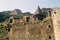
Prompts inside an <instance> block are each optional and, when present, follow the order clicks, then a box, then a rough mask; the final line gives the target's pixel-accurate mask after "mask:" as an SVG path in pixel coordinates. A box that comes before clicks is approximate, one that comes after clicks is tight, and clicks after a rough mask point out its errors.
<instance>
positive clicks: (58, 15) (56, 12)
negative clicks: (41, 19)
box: [52, 8, 60, 40]
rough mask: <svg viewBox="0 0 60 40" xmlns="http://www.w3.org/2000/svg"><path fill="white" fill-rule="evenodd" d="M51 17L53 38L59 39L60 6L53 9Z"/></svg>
mask: <svg viewBox="0 0 60 40" xmlns="http://www.w3.org/2000/svg"><path fill="white" fill-rule="evenodd" d="M52 19H53V27H54V34H55V40H60V8H54V9H53V11H52Z"/></svg>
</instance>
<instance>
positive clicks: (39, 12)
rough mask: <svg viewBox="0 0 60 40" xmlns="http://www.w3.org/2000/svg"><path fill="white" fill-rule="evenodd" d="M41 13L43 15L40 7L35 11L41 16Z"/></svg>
mask: <svg viewBox="0 0 60 40" xmlns="http://www.w3.org/2000/svg"><path fill="white" fill-rule="evenodd" d="M41 13H42V11H41V9H40V7H39V6H38V8H37V9H36V11H35V14H41Z"/></svg>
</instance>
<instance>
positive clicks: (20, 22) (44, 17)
mask: <svg viewBox="0 0 60 40" xmlns="http://www.w3.org/2000/svg"><path fill="white" fill-rule="evenodd" d="M59 11H60V8H54V9H45V8H44V9H40V8H39V7H38V9H37V11H36V12H35V14H31V13H30V12H25V13H22V12H21V10H19V9H15V10H13V11H8V12H7V11H5V12H0V14H1V13H3V14H1V16H0V18H2V17H3V18H6V17H8V18H6V19H3V18H2V19H3V20H4V22H2V23H0V40H60V27H59V26H60V20H59V19H60V12H59ZM4 13H5V14H4ZM7 14H8V16H6V15H7ZM0 21H1V20H0Z"/></svg>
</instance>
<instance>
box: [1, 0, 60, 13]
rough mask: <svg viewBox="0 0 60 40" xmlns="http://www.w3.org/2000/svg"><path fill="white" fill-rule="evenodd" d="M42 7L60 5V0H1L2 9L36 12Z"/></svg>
mask: <svg viewBox="0 0 60 40" xmlns="http://www.w3.org/2000/svg"><path fill="white" fill-rule="evenodd" d="M38 5H39V6H40V7H41V8H43V7H46V8H53V7H60V0H0V11H6V10H13V9H20V10H22V12H35V10H36V9H37V6H38Z"/></svg>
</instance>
